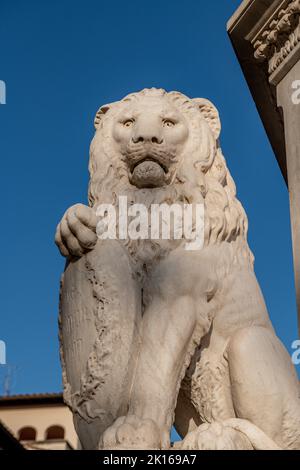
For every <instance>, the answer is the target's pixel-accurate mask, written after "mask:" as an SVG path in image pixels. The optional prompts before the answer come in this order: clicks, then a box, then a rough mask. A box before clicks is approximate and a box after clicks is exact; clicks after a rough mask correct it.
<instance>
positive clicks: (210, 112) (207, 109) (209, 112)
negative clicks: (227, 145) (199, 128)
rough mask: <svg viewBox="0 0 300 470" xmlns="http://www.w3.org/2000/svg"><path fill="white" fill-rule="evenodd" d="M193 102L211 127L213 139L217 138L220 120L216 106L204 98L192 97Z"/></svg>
mask: <svg viewBox="0 0 300 470" xmlns="http://www.w3.org/2000/svg"><path fill="white" fill-rule="evenodd" d="M193 102H194V103H195V104H196V105H197V106H198V108H199V111H200V113H201V114H202V116H203V117H204V119H205V120H206V122H207V124H208V125H209V127H210V128H211V130H212V132H213V134H214V137H215V139H216V140H218V138H219V136H220V132H221V121H220V116H219V112H218V110H217V108H216V107H215V106H214V105H213V104H212V103H211V101H209V100H206V99H205V98H194V99H193Z"/></svg>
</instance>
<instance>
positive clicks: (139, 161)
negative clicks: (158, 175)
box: [130, 156, 169, 174]
mask: <svg viewBox="0 0 300 470" xmlns="http://www.w3.org/2000/svg"><path fill="white" fill-rule="evenodd" d="M145 162H153V163H156V164H157V165H159V166H160V167H161V168H162V169H163V170H164V172H165V173H166V174H167V173H169V168H168V167H167V166H166V165H164V164H163V163H162V162H160V161H159V160H158V159H157V158H153V157H150V156H146V157H145V158H142V159H141V160H138V161H137V162H134V163H133V164H132V165H131V168H130V171H131V173H133V172H134V170H135V169H136V168H137V167H138V166H139V165H141V164H142V163H145Z"/></svg>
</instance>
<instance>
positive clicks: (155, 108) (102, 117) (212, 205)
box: [89, 88, 248, 244]
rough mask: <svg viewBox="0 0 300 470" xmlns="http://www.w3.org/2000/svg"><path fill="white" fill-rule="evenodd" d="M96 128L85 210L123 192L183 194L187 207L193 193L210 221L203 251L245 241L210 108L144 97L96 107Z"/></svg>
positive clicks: (149, 92)
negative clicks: (237, 241)
mask: <svg viewBox="0 0 300 470" xmlns="http://www.w3.org/2000/svg"><path fill="white" fill-rule="evenodd" d="M95 127H96V133H95V136H94V139H93V141H92V143H91V151H90V163H89V171H90V186H89V201H90V205H91V206H93V205H95V204H97V203H99V202H103V200H105V199H107V197H108V195H112V194H114V195H118V194H123V193H124V192H128V191H131V192H134V193H135V194H139V192H140V191H143V194H145V192H147V191H148V193H149V192H150V193H151V194H156V193H158V192H159V193H160V194H161V192H162V191H166V192H167V193H168V194H177V195H178V194H181V196H182V195H183V194H185V193H189V196H186V199H187V200H188V202H193V201H191V200H190V198H191V196H190V194H193V195H195V193H196V194H198V195H199V198H202V200H204V204H205V209H206V215H207V216H208V217H206V237H205V239H206V244H213V243H220V242H222V241H232V240H236V239H237V238H243V239H246V236H247V228H248V224H247V217H246V214H245V212H244V210H243V208H242V206H241V204H240V203H239V201H238V200H237V198H236V189H235V184H234V182H233V180H232V178H231V175H230V173H229V171H228V169H227V166H226V162H225V159H224V157H223V155H222V151H221V148H220V145H219V135H220V131H221V123H220V118H219V114H218V111H217V109H216V108H215V106H214V105H213V104H212V103H211V102H210V101H208V100H206V99H202V98H196V99H190V98H188V97H187V96H185V95H183V94H182V93H179V92H170V93H168V92H166V91H165V90H162V89H155V88H152V89H145V90H142V91H140V92H138V93H132V94H130V95H128V96H126V97H125V98H123V99H122V100H121V101H118V102H115V103H112V104H108V105H105V106H102V107H101V108H100V109H99V110H98V112H97V114H96V118H95ZM172 188H176V191H175V192H174V191H173V193H172V191H171V189H172ZM187 188H188V189H187ZM191 188H192V191H191ZM170 191H171V192H170ZM194 199H195V197H194ZM196 199H197V196H196ZM106 202H108V201H107V200H106ZM171 202H173V201H171ZM194 202H195V201H194Z"/></svg>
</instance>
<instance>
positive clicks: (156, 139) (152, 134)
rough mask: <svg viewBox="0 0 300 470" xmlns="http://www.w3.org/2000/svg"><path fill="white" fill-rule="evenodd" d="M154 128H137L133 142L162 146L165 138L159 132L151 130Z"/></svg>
mask: <svg viewBox="0 0 300 470" xmlns="http://www.w3.org/2000/svg"><path fill="white" fill-rule="evenodd" d="M151 127H152V126H149V127H146V126H145V127H144V126H142V128H141V127H140V128H137V129H136V131H135V133H134V134H133V136H132V141H133V143H134V144H138V143H152V144H162V143H163V137H162V135H161V133H160V132H159V131H158V130H155V129H153V128H152V129H151Z"/></svg>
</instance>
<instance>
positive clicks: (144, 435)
mask: <svg viewBox="0 0 300 470" xmlns="http://www.w3.org/2000/svg"><path fill="white" fill-rule="evenodd" d="M159 436H160V432H159V429H158V426H157V425H156V424H155V422H154V421H152V420H151V419H140V418H137V417H136V416H134V415H128V416H122V417H121V418H118V419H117V420H116V421H115V422H114V424H113V425H112V426H110V427H109V428H108V429H107V430H106V431H105V432H104V433H103V435H102V437H101V440H100V443H99V448H100V449H102V450H103V449H105V450H117V449H119V450H126V449H128V450H130V449H141V450H144V449H152V450H155V449H160V437H159Z"/></svg>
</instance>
